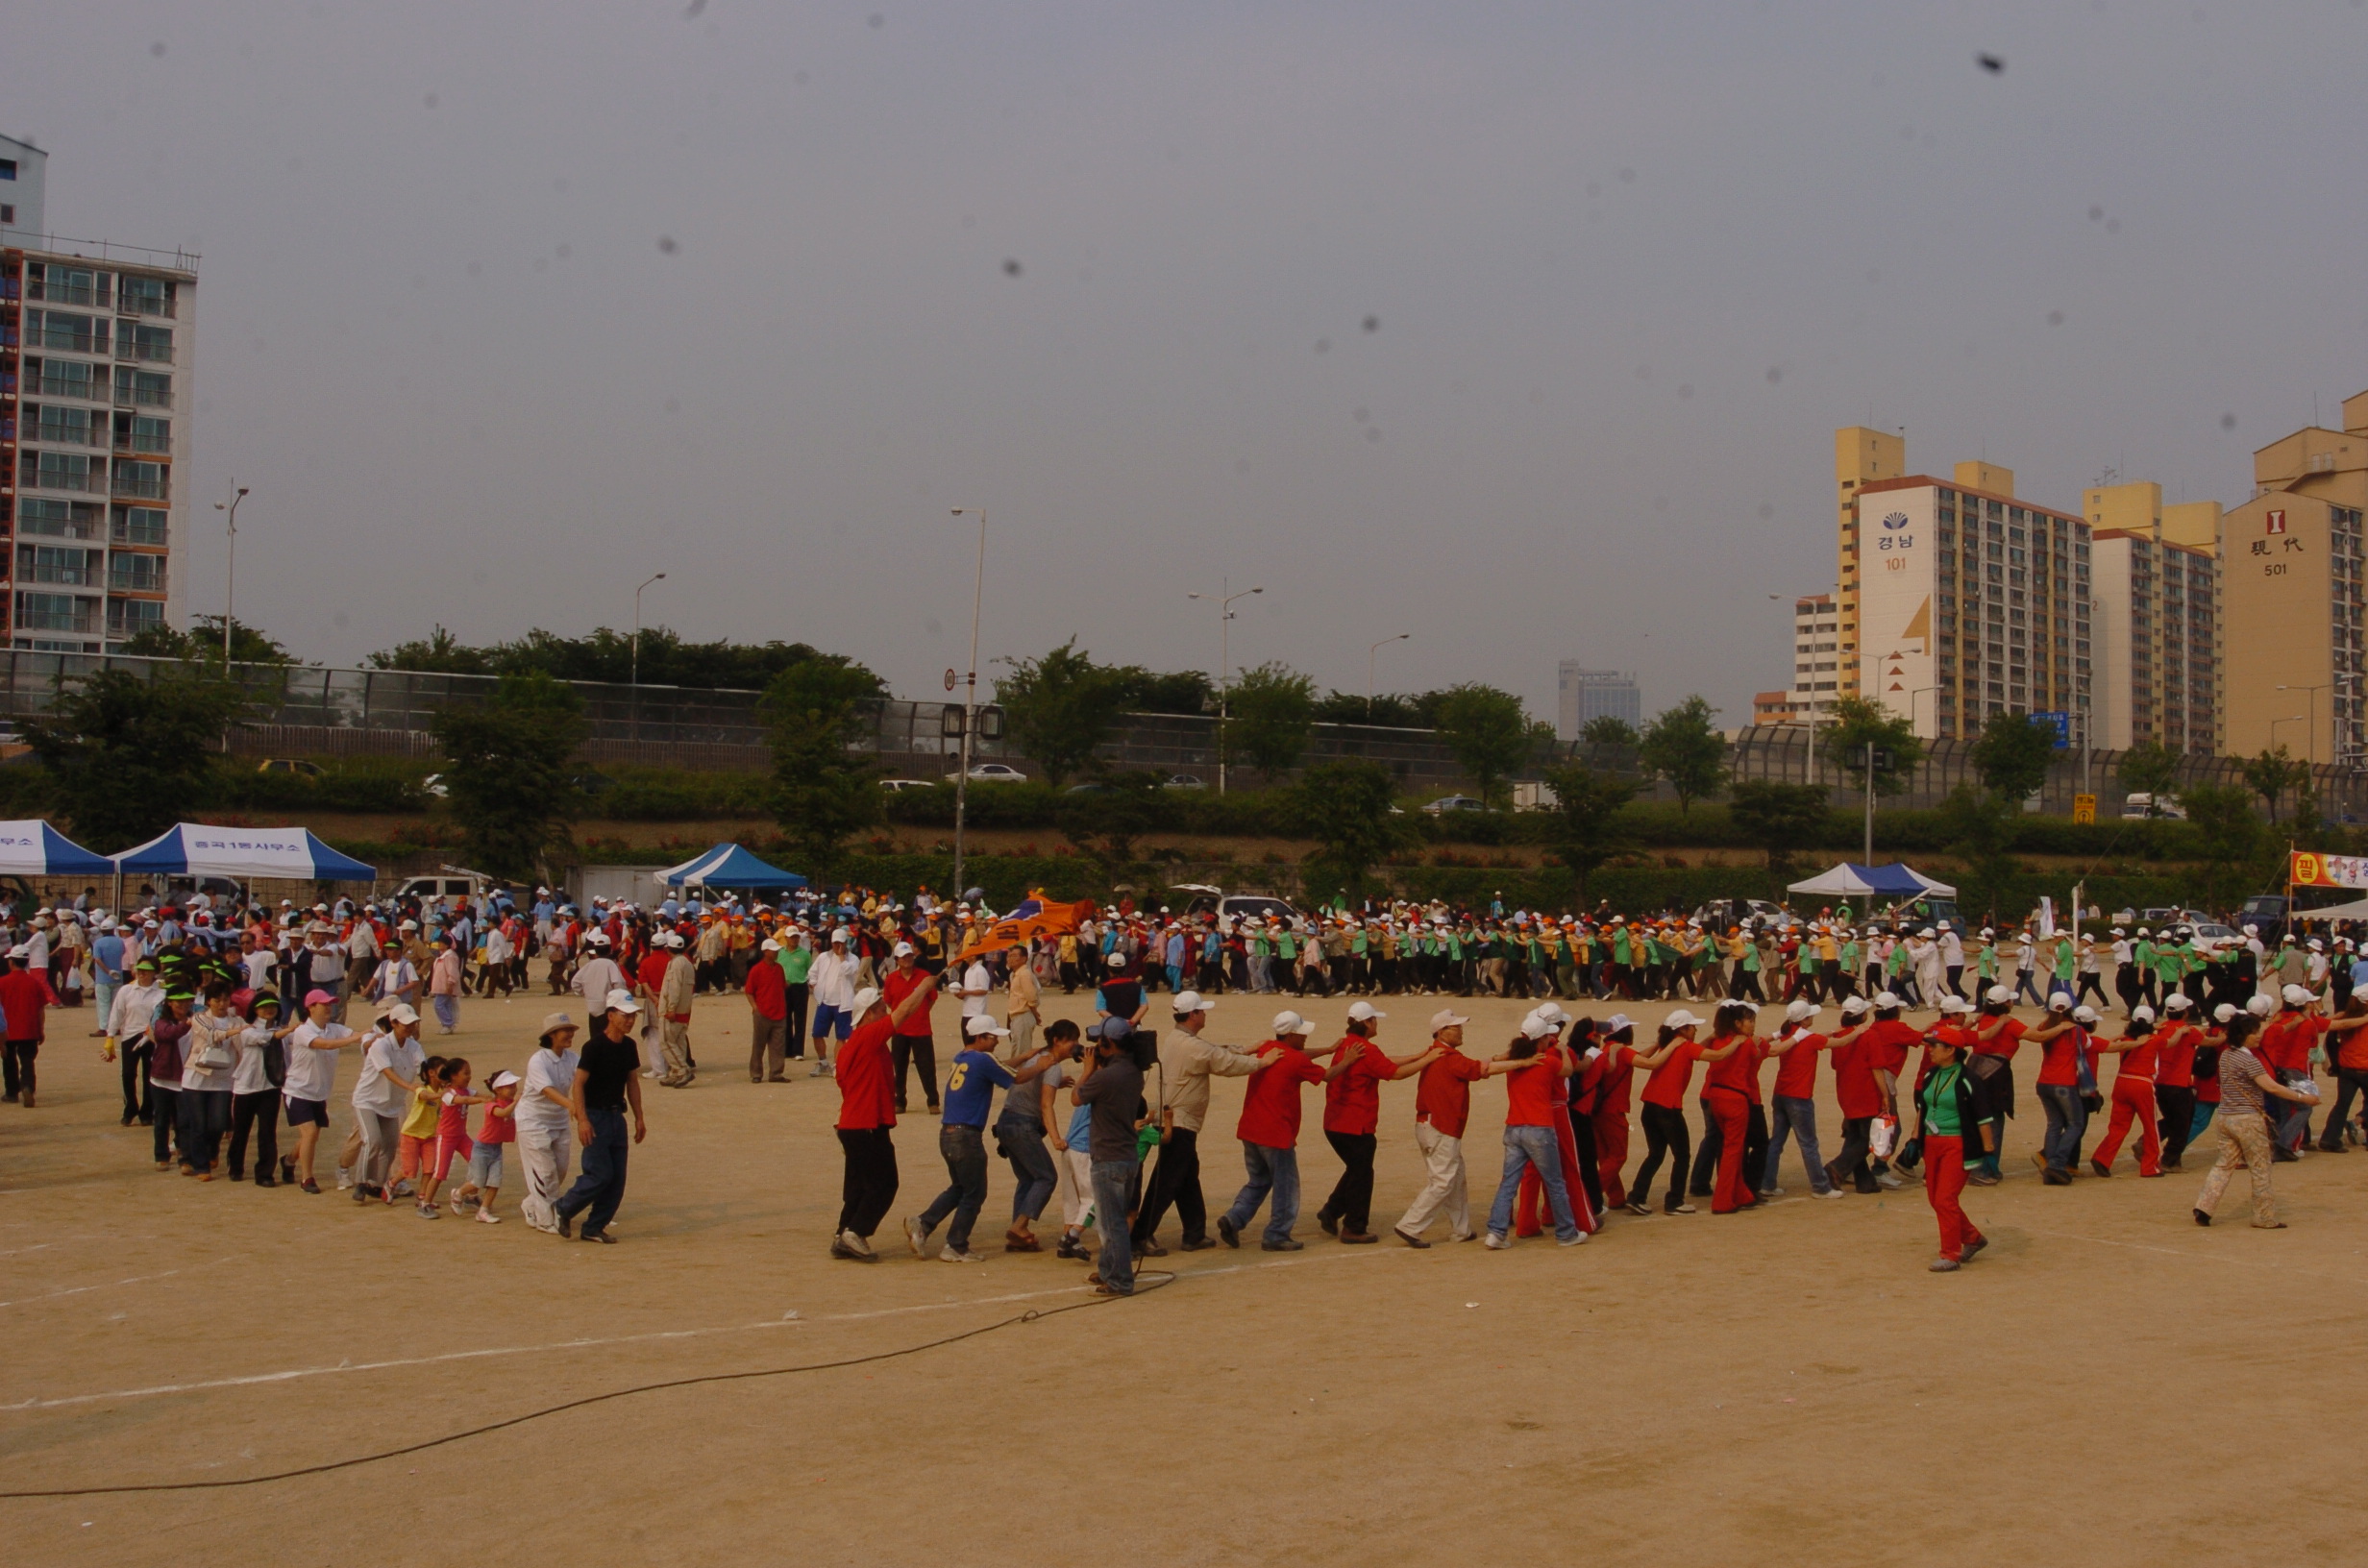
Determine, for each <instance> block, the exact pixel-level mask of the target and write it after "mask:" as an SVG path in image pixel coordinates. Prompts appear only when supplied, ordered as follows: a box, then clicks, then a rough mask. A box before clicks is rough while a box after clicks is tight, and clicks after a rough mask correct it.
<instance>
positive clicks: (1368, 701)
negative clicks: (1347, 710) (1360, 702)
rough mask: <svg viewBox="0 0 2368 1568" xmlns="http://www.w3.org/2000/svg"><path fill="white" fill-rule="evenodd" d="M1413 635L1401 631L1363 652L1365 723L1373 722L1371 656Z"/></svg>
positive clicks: (1409, 632)
mask: <svg viewBox="0 0 2368 1568" xmlns="http://www.w3.org/2000/svg"><path fill="white" fill-rule="evenodd" d="M1413 635H1414V633H1413V632H1411V631H1401V632H1399V633H1398V634H1397V635H1396V636H1394V637H1384V638H1383V639H1382V640H1381V641H1380V642H1378V643H1375V644H1374V645H1373V646H1372V647H1370V648H1369V649H1366V650H1365V722H1366V723H1372V722H1373V655H1375V654H1376V653H1379V652H1380V651H1381V650H1382V649H1385V648H1388V647H1389V646H1390V645H1391V644H1392V643H1402V642H1404V641H1405V640H1406V639H1407V638H1409V637H1412V636H1413Z"/></svg>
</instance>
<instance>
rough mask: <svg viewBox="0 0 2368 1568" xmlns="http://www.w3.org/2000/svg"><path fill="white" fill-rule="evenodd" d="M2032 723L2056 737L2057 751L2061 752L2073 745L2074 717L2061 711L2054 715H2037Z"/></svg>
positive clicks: (2032, 718) (2032, 719)
mask: <svg viewBox="0 0 2368 1568" xmlns="http://www.w3.org/2000/svg"><path fill="white" fill-rule="evenodd" d="M2031 722H2032V723H2035V724H2037V725H2038V726H2039V727H2040V728H2041V729H2045V730H2051V731H2053V732H2054V734H2055V736H2056V749H2057V750H2059V751H2061V750H2062V749H2064V748H2065V747H2068V746H2070V745H2071V744H2072V716H2071V715H2070V714H2068V713H2064V712H2062V711H2060V710H2059V711H2058V712H2054V713H2035V714H2033V715H2032V716H2031Z"/></svg>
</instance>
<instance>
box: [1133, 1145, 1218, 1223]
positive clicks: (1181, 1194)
mask: <svg viewBox="0 0 2368 1568" xmlns="http://www.w3.org/2000/svg"><path fill="white" fill-rule="evenodd" d="M1170 1205H1173V1206H1174V1208H1175V1217H1176V1221H1177V1223H1178V1224H1180V1225H1182V1226H1183V1227H1184V1239H1185V1240H1187V1241H1201V1240H1206V1239H1207V1238H1208V1234H1209V1210H1208V1204H1207V1203H1206V1201H1205V1200H1203V1198H1202V1197H1201V1195H1200V1135H1199V1134H1198V1133H1197V1132H1195V1131H1194V1130H1193V1129H1192V1128H1190V1127H1177V1128H1174V1129H1172V1130H1171V1131H1170V1132H1169V1134H1168V1141H1167V1142H1165V1143H1162V1144H1161V1145H1160V1146H1159V1164H1156V1165H1154V1166H1152V1167H1151V1181H1150V1185H1149V1186H1148V1187H1147V1188H1145V1189H1144V1193H1143V1202H1142V1203H1141V1204H1140V1205H1138V1206H1137V1208H1136V1210H1135V1223H1134V1228H1133V1232H1132V1234H1133V1237H1134V1244H1135V1250H1136V1251H1137V1252H1141V1251H1142V1250H1143V1245H1144V1243H1145V1242H1147V1241H1148V1240H1150V1239H1151V1238H1152V1237H1155V1236H1157V1235H1158V1234H1159V1222H1160V1221H1161V1220H1163V1219H1166V1218H1167V1217H1168V1209H1169V1206H1170Z"/></svg>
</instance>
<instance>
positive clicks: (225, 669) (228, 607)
mask: <svg viewBox="0 0 2368 1568" xmlns="http://www.w3.org/2000/svg"><path fill="white" fill-rule="evenodd" d="M246 499H247V492H246V490H245V489H244V488H243V487H241V486H240V485H239V483H238V481H237V480H236V479H233V480H231V499H230V501H229V502H227V503H226V502H219V501H217V502H214V503H213V509H214V510H215V511H217V512H227V513H229V514H230V517H229V521H230V533H231V559H230V571H229V573H228V575H227V576H226V578H225V581H224V583H223V588H222V674H224V675H225V676H227V675H228V674H230V673H231V626H232V625H233V624H234V617H233V606H234V602H235V600H236V598H237V594H238V503H239V502H242V501H244V500H246ZM116 902H117V903H121V902H122V900H121V899H117V900H116Z"/></svg>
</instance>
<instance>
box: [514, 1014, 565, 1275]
mask: <svg viewBox="0 0 2368 1568" xmlns="http://www.w3.org/2000/svg"><path fill="white" fill-rule="evenodd" d="M577 1060H578V1059H577V1056H576V1020H575V1019H574V1018H572V1017H568V1016H567V1015H566V1014H564V1013H554V1014H551V1015H550V1016H548V1017H545V1018H544V1019H543V1028H542V1034H541V1036H540V1038H539V1039H537V1040H536V1041H535V1042H534V1054H533V1055H532V1056H530V1057H529V1058H528V1059H527V1074H526V1083H525V1086H524V1087H523V1088H522V1090H520V1092H519V1096H518V1112H517V1116H516V1118H515V1119H516V1122H517V1129H518V1155H519V1158H520V1159H521V1160H522V1161H524V1162H525V1164H526V1174H527V1189H526V1193H525V1195H524V1196H523V1197H521V1198H520V1199H519V1200H518V1213H519V1215H520V1217H521V1218H523V1219H524V1220H525V1221H526V1222H527V1224H528V1225H529V1226H530V1227H531V1228H532V1229H534V1230H538V1231H544V1232H547V1233H549V1234H551V1235H553V1236H556V1235H557V1234H558V1232H559V1216H558V1213H557V1211H556V1210H555V1208H554V1207H553V1206H554V1205H555V1204H556V1203H557V1202H558V1201H559V1195H560V1194H561V1193H562V1192H565V1191H566V1190H567V1167H568V1160H569V1156H570V1154H571V1152H572V1151H573V1149H574V1148H575V1143H574V1131H575V1109H574V1104H573V1102H572V1100H571V1099H570V1095H571V1094H572V1093H573V1092H574V1090H575V1087H576V1066H577Z"/></svg>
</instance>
